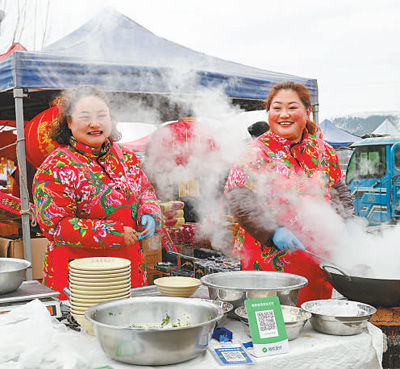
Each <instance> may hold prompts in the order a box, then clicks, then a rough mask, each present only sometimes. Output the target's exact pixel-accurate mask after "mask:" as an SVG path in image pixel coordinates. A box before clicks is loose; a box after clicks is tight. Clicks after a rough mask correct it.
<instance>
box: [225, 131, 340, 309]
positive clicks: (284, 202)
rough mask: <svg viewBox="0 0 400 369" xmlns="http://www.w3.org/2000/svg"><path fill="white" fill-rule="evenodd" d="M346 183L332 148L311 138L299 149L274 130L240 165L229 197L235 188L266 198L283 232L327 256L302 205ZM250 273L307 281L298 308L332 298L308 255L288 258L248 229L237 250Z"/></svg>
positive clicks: (252, 147) (252, 146)
mask: <svg viewBox="0 0 400 369" xmlns="http://www.w3.org/2000/svg"><path fill="white" fill-rule="evenodd" d="M340 178H341V171H340V168H339V163H338V158H337V155H336V153H335V151H334V149H333V148H332V147H331V146H330V145H328V144H327V143H326V142H324V141H323V140H321V139H319V138H315V137H314V136H311V135H308V132H307V131H306V130H305V133H304V137H303V140H302V141H301V142H300V143H297V144H293V143H292V142H291V141H289V140H287V139H285V138H283V137H280V136H278V135H277V134H275V133H274V132H272V131H271V130H269V131H268V132H266V133H264V134H263V135H262V136H260V137H258V138H257V139H256V140H254V141H253V142H252V143H250V145H249V147H248V149H247V150H246V151H245V153H244V155H243V157H242V160H241V162H240V163H238V164H235V165H234V166H233V167H232V169H231V172H230V175H229V177H228V180H227V183H226V185H225V193H228V192H229V191H230V190H232V189H233V188H235V187H246V188H248V189H250V190H252V191H256V192H257V191H259V192H264V197H263V200H265V208H266V209H267V211H268V212H269V214H272V215H273V219H274V220H275V221H276V223H277V224H278V225H279V226H284V227H286V228H289V229H290V230H291V231H292V232H293V233H294V234H295V235H296V236H297V237H298V238H299V239H300V241H302V242H303V244H304V245H305V246H306V248H308V249H310V250H314V251H315V252H316V253H318V252H321V249H320V247H321V246H322V245H321V240H315V239H313V237H312V235H311V234H310V233H311V232H310V230H306V229H303V222H302V214H301V210H299V206H300V204H301V201H313V199H316V198H319V199H320V201H321V200H322V201H323V199H324V198H325V199H326V200H328V201H329V199H330V195H329V190H330V188H331V187H332V186H334V185H335V184H337V183H338V181H339V180H340ZM234 249H235V252H236V253H238V254H239V255H240V256H241V259H242V268H243V269H247V270H270V271H271V270H272V271H284V272H288V273H294V274H298V275H303V276H305V277H306V278H307V279H308V281H309V284H308V286H307V287H305V288H302V289H301V290H300V295H299V300H298V305H300V304H301V303H302V302H304V301H307V300H311V299H320V298H329V297H330V295H331V289H332V288H331V286H330V285H329V284H328V282H326V281H325V279H324V276H323V273H322V271H321V270H320V268H319V264H318V262H317V261H315V260H314V259H313V258H312V257H310V256H309V255H308V254H306V253H304V252H303V251H295V252H284V251H280V250H278V249H277V248H276V247H275V246H274V245H273V243H272V241H271V242H270V243H268V244H261V243H260V242H259V241H257V240H256V239H254V238H253V237H252V236H251V235H250V234H249V233H247V232H246V231H245V230H244V229H243V228H242V227H240V228H239V232H238V235H237V238H236V240H235V244H234Z"/></svg>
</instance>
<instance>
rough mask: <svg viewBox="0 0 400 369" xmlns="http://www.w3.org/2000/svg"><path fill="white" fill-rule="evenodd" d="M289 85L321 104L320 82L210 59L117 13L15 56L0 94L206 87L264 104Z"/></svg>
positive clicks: (2, 73) (0, 79)
mask: <svg viewBox="0 0 400 369" xmlns="http://www.w3.org/2000/svg"><path fill="white" fill-rule="evenodd" d="M182 31H183V32H184V30H182ZM239 49H240V48H239V47H238V50H239ZM171 76H172V78H170V77H171ZM193 76H194V78H193ZM177 80H179V81H180V82H179V83H178V84H177V83H175V82H176V81H177ZM284 80H293V81H296V82H299V83H302V84H304V85H305V86H306V87H307V88H308V89H309V90H310V93H311V98H312V103H313V104H318V86H317V81H316V80H315V79H308V78H302V77H298V76H292V75H288V74H283V73H276V72H270V71H267V70H263V69H259V68H253V67H250V66H246V65H243V64H239V63H234V62H231V61H226V60H223V59H219V58H215V57H211V56H208V55H206V54H203V53H200V52H197V51H194V50H192V49H189V48H187V47H184V46H181V45H178V44H176V43H174V42H171V41H168V40H166V39H163V38H161V37H158V36H156V35H154V34H153V33H152V32H150V31H148V30H147V29H145V28H143V27H142V26H140V25H139V24H137V23H136V22H134V21H133V20H131V19H130V18H128V17H126V16H124V15H123V14H121V13H119V12H118V11H116V10H114V9H112V8H106V9H104V10H103V11H101V12H100V13H99V14H98V15H97V16H95V17H94V18H92V19H91V20H90V21H88V22H87V23H86V24H84V25H83V26H81V27H80V28H78V29H77V30H75V31H74V32H72V33H71V34H69V35H67V36H65V37H64V38H62V39H60V40H58V41H57V42H55V43H53V44H51V45H49V46H47V47H46V48H45V49H43V50H42V51H40V52H27V51H25V52H24V51H16V52H14V53H13V54H12V55H11V56H10V57H8V58H7V59H5V60H4V61H2V62H0V92H1V91H7V90H10V89H12V88H14V87H23V88H31V89H35V88H38V89H64V88H69V87H73V86H77V85H80V84H92V85H96V86H97V87H99V88H102V89H104V90H106V91H116V92H122V91H123V92H134V93H158V94H163V93H175V92H179V93H190V92H192V91H193V90H195V89H196V88H198V85H201V86H207V87H208V86H221V87H222V88H223V89H224V91H225V93H226V94H227V95H228V96H230V97H233V98H243V99H256V100H260V99H265V98H266V96H267V95H268V92H269V90H270V88H271V87H272V85H273V84H275V83H276V82H281V81H284ZM181 81H186V82H185V83H182V82H181Z"/></svg>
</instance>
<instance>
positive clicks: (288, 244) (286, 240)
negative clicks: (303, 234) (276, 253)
mask: <svg viewBox="0 0 400 369" xmlns="http://www.w3.org/2000/svg"><path fill="white" fill-rule="evenodd" d="M272 241H273V242H274V244H275V246H276V247H277V248H278V249H279V250H284V251H287V250H288V249H289V250H291V251H296V250H305V247H304V246H303V244H302V243H301V242H300V241H299V240H298V239H297V237H296V236H295V235H294V234H293V233H292V231H291V230H289V229H287V228H285V227H279V228H278V229H277V230H276V231H275V233H274V235H273V236H272Z"/></svg>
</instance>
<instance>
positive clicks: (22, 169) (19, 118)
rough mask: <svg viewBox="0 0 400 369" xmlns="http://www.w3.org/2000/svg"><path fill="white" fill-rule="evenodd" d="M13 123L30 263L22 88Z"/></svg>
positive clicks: (17, 94) (17, 91)
mask: <svg viewBox="0 0 400 369" xmlns="http://www.w3.org/2000/svg"><path fill="white" fill-rule="evenodd" d="M13 92H14V101H15V121H16V126H17V149H16V150H17V160H18V168H19V193H20V198H21V219H22V242H23V245H24V258H25V259H26V260H28V261H30V262H32V255H31V229H30V224H29V211H30V206H29V194H28V186H27V175H26V155H25V131H24V101H23V98H24V97H25V96H26V95H25V94H24V91H23V89H22V88H14V91H13ZM26 279H27V280H32V268H28V269H27V271H26Z"/></svg>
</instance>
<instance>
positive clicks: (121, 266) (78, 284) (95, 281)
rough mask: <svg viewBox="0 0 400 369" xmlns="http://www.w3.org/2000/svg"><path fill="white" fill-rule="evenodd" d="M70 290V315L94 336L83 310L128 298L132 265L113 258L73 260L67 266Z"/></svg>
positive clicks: (128, 261) (127, 261)
mask: <svg viewBox="0 0 400 369" xmlns="http://www.w3.org/2000/svg"><path fill="white" fill-rule="evenodd" d="M69 290H70V294H71V295H70V310H71V315H72V316H73V317H74V319H75V320H76V321H77V322H78V323H79V324H80V325H81V326H82V327H83V328H84V329H85V330H86V331H87V332H88V333H90V334H93V328H92V327H91V325H90V323H89V322H88V321H87V320H86V318H85V315H84V314H85V311H86V310H87V309H88V308H89V307H91V306H93V305H97V304H100V303H102V302H106V301H111V300H120V299H124V298H129V297H130V295H131V262H130V260H128V259H123V258H113V257H93V258H82V259H75V260H73V261H71V262H70V263H69Z"/></svg>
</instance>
